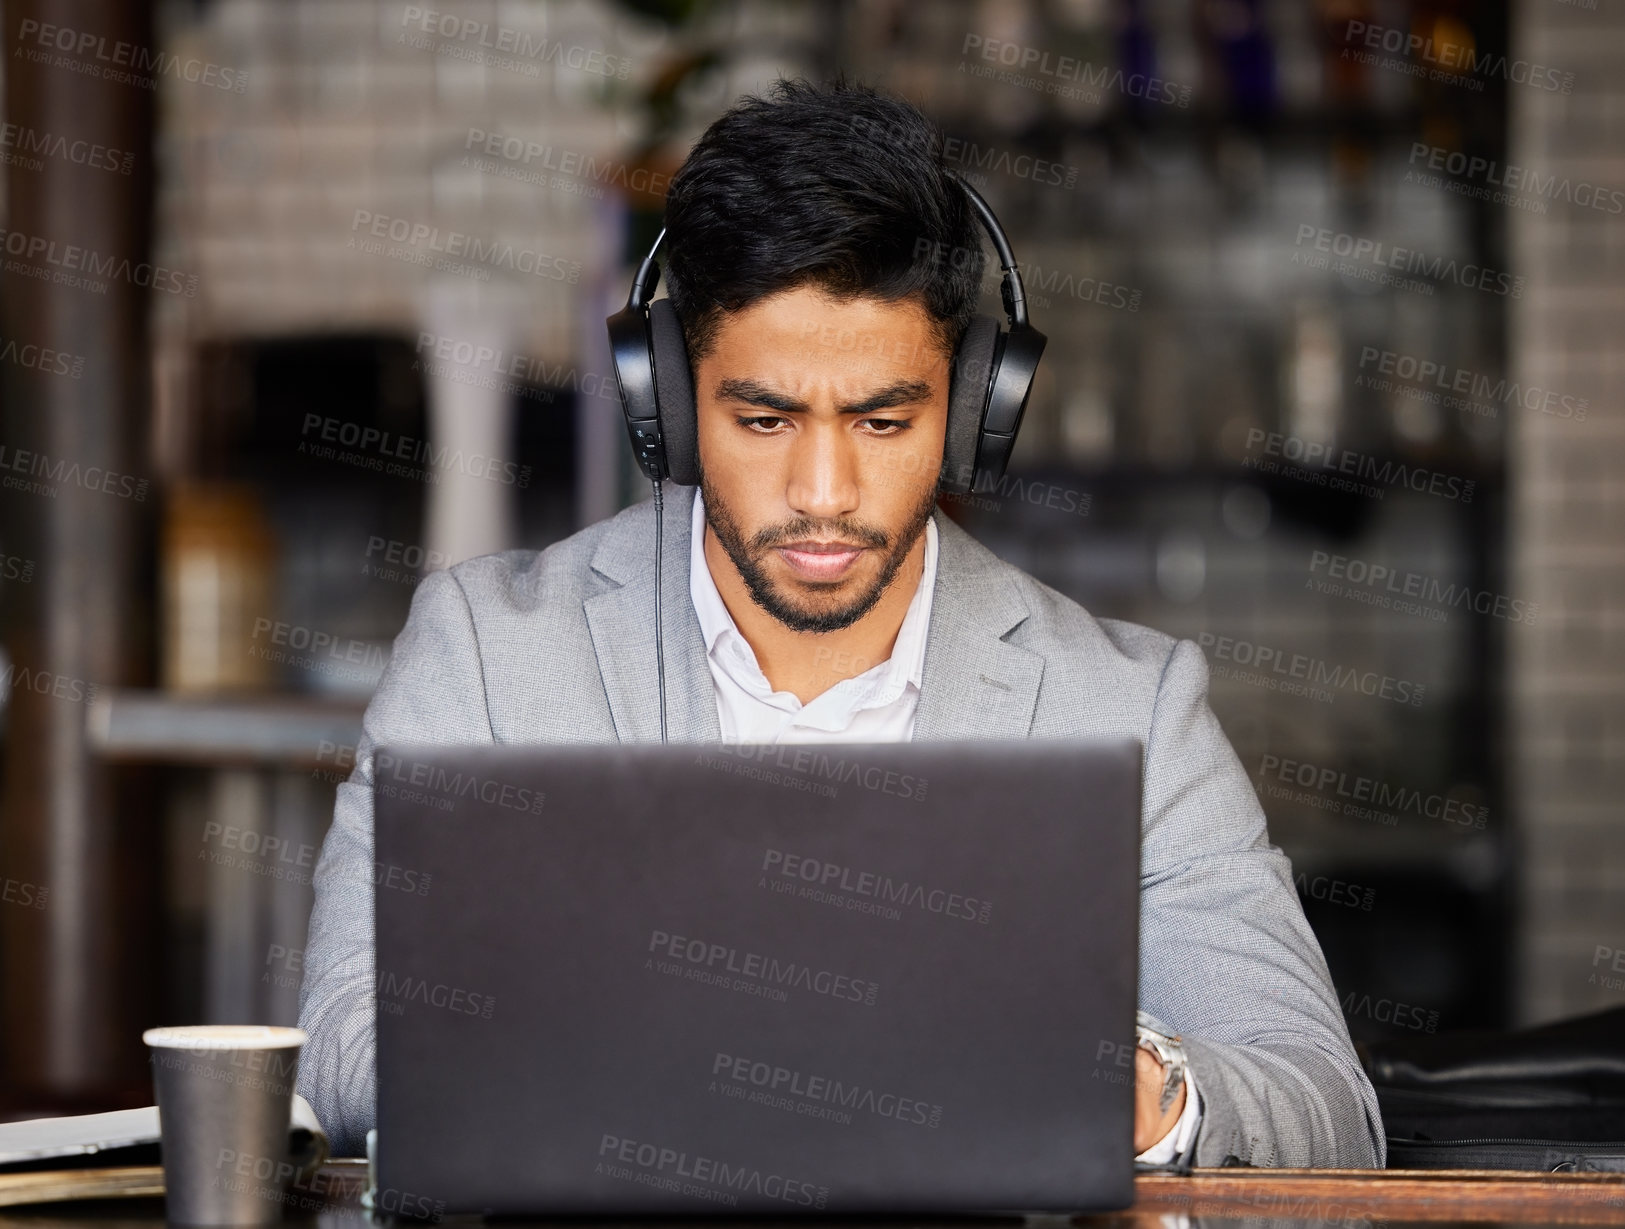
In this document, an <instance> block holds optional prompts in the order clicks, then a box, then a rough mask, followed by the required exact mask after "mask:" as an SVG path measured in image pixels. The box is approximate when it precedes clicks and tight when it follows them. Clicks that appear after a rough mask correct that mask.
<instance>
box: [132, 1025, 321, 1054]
mask: <svg viewBox="0 0 1625 1229" xmlns="http://www.w3.org/2000/svg"><path fill="white" fill-rule="evenodd" d="M141 1040H142V1041H144V1042H146V1043H147V1044H148V1045H150V1046H156V1047H160V1048H164V1049H177V1050H279V1049H285V1048H286V1047H289V1046H302V1045H304V1044H305V1042H307V1041H309V1040H310V1034H308V1033H306V1032H305V1030H304V1029H302V1028H285V1027H282V1026H281V1025H275V1024H183V1025H176V1026H172V1027H169V1028H149V1029H148V1030H147V1031H146V1032H144V1033H142V1034H141Z"/></svg>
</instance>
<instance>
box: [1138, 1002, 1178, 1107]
mask: <svg viewBox="0 0 1625 1229" xmlns="http://www.w3.org/2000/svg"><path fill="white" fill-rule="evenodd" d="M1134 1041H1135V1044H1136V1045H1138V1046H1139V1047H1140V1048H1141V1049H1145V1050H1150V1051H1151V1053H1153V1054H1155V1055H1156V1056H1157V1059H1158V1061H1159V1062H1161V1063H1162V1096H1161V1097H1160V1098H1159V1100H1158V1102H1157V1104H1158V1105H1159V1106H1160V1107H1161V1109H1162V1112H1163V1113H1164V1114H1166V1113H1167V1112H1168V1107H1169V1106H1171V1105H1172V1104H1173V1103H1174V1101H1175V1100H1177V1099H1178V1097H1179V1090H1180V1089H1181V1088H1183V1087H1184V1086H1185V1070H1186V1068H1187V1067H1188V1066H1189V1065H1190V1064H1189V1061H1188V1060H1187V1059H1186V1057H1185V1047H1184V1045H1183V1044H1182V1043H1181V1042H1180V1039H1179V1034H1178V1033H1174V1032H1172V1031H1171V1030H1170V1029H1169V1028H1168V1026H1167V1025H1166V1024H1164V1023H1163V1022H1162V1021H1161V1020H1159V1019H1157V1018H1156V1017H1155V1016H1153V1015H1151V1014H1150V1013H1149V1012H1144V1011H1140V1012H1136V1013H1135V1014H1134Z"/></svg>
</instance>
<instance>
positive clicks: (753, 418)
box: [734, 414, 784, 429]
mask: <svg viewBox="0 0 1625 1229" xmlns="http://www.w3.org/2000/svg"><path fill="white" fill-rule="evenodd" d="M734 421H735V422H737V423H738V424H739V425H740V426H741V427H757V426H760V427H763V428H764V429H769V428H772V427H773V426H774V425H776V424H778V423H781V422H783V421H784V419H782V418H780V417H779V416H778V415H777V414H755V415H750V416H748V417H747V416H745V415H742V414H736V415H735V416H734Z"/></svg>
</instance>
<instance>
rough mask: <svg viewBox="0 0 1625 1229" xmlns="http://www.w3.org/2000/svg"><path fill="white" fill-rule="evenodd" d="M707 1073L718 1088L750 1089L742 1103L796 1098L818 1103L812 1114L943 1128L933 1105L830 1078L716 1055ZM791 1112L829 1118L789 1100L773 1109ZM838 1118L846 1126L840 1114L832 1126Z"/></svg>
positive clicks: (940, 1118) (738, 1057) (936, 1107)
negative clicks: (835, 1111) (831, 1111)
mask: <svg viewBox="0 0 1625 1229" xmlns="http://www.w3.org/2000/svg"><path fill="white" fill-rule="evenodd" d="M711 1074H712V1075H713V1076H720V1077H721V1079H720V1081H717V1083H720V1084H723V1085H726V1084H729V1083H732V1084H736V1085H739V1086H741V1087H740V1089H738V1090H736V1091H740V1092H743V1091H744V1089H746V1088H748V1089H750V1090H752V1092H750V1093H745V1095H744V1096H743V1097H742V1098H741V1099H745V1100H748V1099H751V1097H752V1094H753V1093H754V1094H760V1098H759V1100H760V1103H762V1104H772V1103H773V1102H774V1101H784V1100H788V1099H790V1098H800V1099H801V1100H802V1101H806V1102H819V1103H822V1105H819V1106H814V1107H813V1108H815V1109H818V1108H824V1107H829V1106H839V1107H840V1108H841V1109H842V1110H861V1111H863V1112H865V1113H869V1114H874V1115H876V1116H878V1117H881V1118H895V1119H897V1121H898V1122H909V1123H913V1124H915V1125H916V1126H924V1127H938V1126H941V1125H942V1106H940V1105H936V1104H933V1103H932V1102H929V1101H920V1100H917V1099H915V1098H913V1097H904V1096H899V1095H898V1094H897V1093H894V1092H877V1091H875V1089H873V1088H870V1087H867V1086H866V1085H863V1084H848V1083H845V1082H844V1081H842V1080H838V1079H835V1078H833V1077H831V1076H824V1075H808V1074H807V1073H806V1072H804V1071H796V1070H793V1069H791V1068H789V1067H784V1066H781V1065H779V1064H777V1063H768V1062H762V1061H761V1060H760V1059H750V1058H744V1057H741V1056H740V1055H737V1054H727V1053H724V1052H722V1051H718V1053H717V1056H716V1058H715V1059H714V1060H713V1061H712V1063H711ZM792 1107H793V1112H796V1113H800V1114H805V1115H807V1116H809V1117H815V1118H821V1117H826V1116H831V1115H828V1114H825V1113H812V1112H811V1111H810V1110H808V1109H806V1108H804V1107H801V1106H799V1105H796V1103H795V1102H794V1101H791V1103H790V1105H779V1106H777V1108H792ZM840 1119H845V1122H850V1121H851V1117H850V1115H848V1114H841V1115H840V1118H839V1119H837V1121H840ZM843 1125H844V1123H843Z"/></svg>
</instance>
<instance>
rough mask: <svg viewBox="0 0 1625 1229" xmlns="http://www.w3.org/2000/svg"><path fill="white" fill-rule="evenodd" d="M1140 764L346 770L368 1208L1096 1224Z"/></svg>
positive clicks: (1129, 1155) (441, 757) (615, 760)
mask: <svg viewBox="0 0 1625 1229" xmlns="http://www.w3.org/2000/svg"><path fill="white" fill-rule="evenodd" d="M1140 757H1141V749H1140V745H1139V743H1138V742H1135V741H1129V740H1124V741H1113V742H1095V741H1089V742H1085V741H1073V740H1031V741H1028V740H1022V741H991V740H990V741H979V742H958V743H955V742H926V743H886V744H878V745H875V744H852V743H843V744H821V745H783V746H746V745H727V744H694V743H687V744H672V745H666V746H662V745H658V744H655V745H650V744H636V745H607V746H605V745H577V746H559V745H547V746H522V747H520V746H507V747H477V748H471V747H434V748H430V747H395V748H384V749H381V750H380V751H379V752H378V753H377V757H376V759H375V791H376V797H375V801H376V811H375V815H376V850H375V852H376V858H377V865H376V867H375V868H374V871H375V873H374V881H375V883H376V890H375V895H376V900H377V905H376V910H377V912H376V920H377V931H376V938H377V960H378V964H377V979H378V987H377V988H378V1053H377V1060H378V1141H377V1184H378V1202H379V1204H380V1206H383V1207H385V1208H388V1209H390V1210H398V1211H402V1212H404V1213H406V1214H409V1215H410V1214H417V1215H449V1214H453V1213H469V1212H472V1213H486V1214H497V1215H501V1214H516V1215H524V1214H563V1215H579V1214H689V1215H694V1214H698V1215H711V1214H716V1213H750V1214H798V1213H813V1214H819V1213H852V1212H857V1213H871V1214H899V1213H917V1212H919V1213H923V1212H963V1213H989V1212H1056V1211H1059V1212H1071V1211H1083V1210H1097V1209H1110V1208H1121V1207H1126V1206H1127V1205H1128V1204H1129V1203H1130V1202H1131V1200H1132V1198H1133V1144H1132V1135H1133V1128H1132V1123H1133V1073H1134V1067H1133V1063H1132V1056H1133V1051H1132V1043H1133V1039H1134V1008H1135V992H1136V973H1137V950H1138V941H1137V940H1138V913H1139V909H1138V900H1139V898H1138V889H1139V840H1140Z"/></svg>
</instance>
